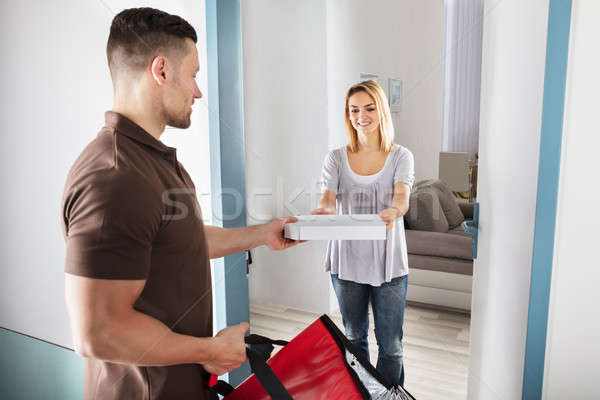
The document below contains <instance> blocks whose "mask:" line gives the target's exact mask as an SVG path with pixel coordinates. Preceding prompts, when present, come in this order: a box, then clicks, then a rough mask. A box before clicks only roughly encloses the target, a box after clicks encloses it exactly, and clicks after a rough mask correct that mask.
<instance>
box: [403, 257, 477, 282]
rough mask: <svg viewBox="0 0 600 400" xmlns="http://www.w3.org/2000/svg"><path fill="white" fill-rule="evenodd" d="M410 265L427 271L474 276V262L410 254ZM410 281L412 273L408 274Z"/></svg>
mask: <svg viewBox="0 0 600 400" xmlns="http://www.w3.org/2000/svg"><path fill="white" fill-rule="evenodd" d="M408 265H409V266H410V268H416V269H425V270H428V271H440V272H449V273H452V274H463V275H473V261H472V260H463V259H460V258H446V257H432V256H422V255H418V254H409V255H408ZM408 281H409V282H410V272H409V274H408Z"/></svg>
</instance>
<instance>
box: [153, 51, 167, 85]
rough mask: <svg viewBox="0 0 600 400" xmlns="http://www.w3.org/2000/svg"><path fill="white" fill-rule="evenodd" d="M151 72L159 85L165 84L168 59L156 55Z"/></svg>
mask: <svg viewBox="0 0 600 400" xmlns="http://www.w3.org/2000/svg"><path fill="white" fill-rule="evenodd" d="M150 73H151V74H152V79H154V82H156V83H157V84H158V85H159V86H161V85H163V84H164V83H165V81H166V79H167V59H166V58H165V57H163V56H157V57H154V60H152V65H150Z"/></svg>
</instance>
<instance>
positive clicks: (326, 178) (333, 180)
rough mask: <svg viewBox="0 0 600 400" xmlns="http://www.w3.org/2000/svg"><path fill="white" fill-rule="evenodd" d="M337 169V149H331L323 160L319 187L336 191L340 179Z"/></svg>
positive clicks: (338, 165)
mask: <svg viewBox="0 0 600 400" xmlns="http://www.w3.org/2000/svg"><path fill="white" fill-rule="evenodd" d="M339 170H340V157H339V151H337V150H331V151H330V152H329V153H328V154H327V157H325V161H324V162H323V170H322V172H321V189H323V190H325V189H327V190H330V191H332V192H334V193H337V192H338V184H339V179H340V176H339Z"/></svg>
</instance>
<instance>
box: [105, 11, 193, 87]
mask: <svg viewBox="0 0 600 400" xmlns="http://www.w3.org/2000/svg"><path fill="white" fill-rule="evenodd" d="M186 38H189V39H192V40H193V41H194V43H197V41H198V37H197V36H196V31H195V30H194V28H193V27H192V26H191V25H190V24H189V23H188V22H187V21H186V20H184V19H183V18H181V17H179V16H177V15H171V14H168V13H166V12H164V11H161V10H157V9H155V8H150V7H143V8H129V9H126V10H123V11H121V12H120V13H118V14H117V15H116V16H115V18H114V19H113V21H112V24H111V26H110V34H109V36H108V43H107V44H106V57H107V58H108V67H109V69H110V73H111V75H112V77H113V79H114V77H115V73H117V72H118V71H119V70H121V69H128V70H130V71H141V70H143V69H144V68H146V67H147V65H148V63H149V62H150V60H151V59H153V58H154V57H156V56H157V55H159V54H160V53H161V52H171V54H173V51H180V52H181V53H182V54H184V53H185V49H186V47H185V41H184V39H186Z"/></svg>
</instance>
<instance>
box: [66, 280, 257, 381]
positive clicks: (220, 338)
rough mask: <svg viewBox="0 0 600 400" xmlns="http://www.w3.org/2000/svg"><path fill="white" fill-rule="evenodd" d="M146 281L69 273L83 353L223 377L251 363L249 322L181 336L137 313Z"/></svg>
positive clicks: (76, 336) (78, 347)
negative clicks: (192, 367)
mask: <svg viewBox="0 0 600 400" xmlns="http://www.w3.org/2000/svg"><path fill="white" fill-rule="evenodd" d="M145 282H146V281H144V280H110V279H93V278H86V277H82V276H77V275H72V274H65V297H66V302H67V309H68V312H69V318H70V321H71V331H72V332H73V340H74V343H75V351H76V352H77V353H78V354H80V355H82V356H84V357H94V358H98V359H101V360H105V361H110V362H116V363H128V364H135V365H143V366H159V365H174V364H187V363H197V364H203V365H204V368H205V369H206V370H207V371H209V372H211V373H217V374H219V375H221V374H223V373H225V372H228V371H231V370H233V369H235V368H238V367H239V366H240V365H241V364H242V363H243V362H244V361H245V360H246V346H245V344H244V334H245V333H246V331H247V330H248V327H249V326H248V324H247V323H242V324H239V325H235V326H232V327H229V328H226V329H224V330H222V331H221V332H219V333H218V334H217V336H215V337H214V338H198V337H194V336H187V335H181V334H178V333H175V332H173V331H171V329H170V328H169V327H168V326H166V325H164V324H163V323H162V322H160V321H159V320H157V319H155V318H152V317H150V316H148V315H146V314H143V313H140V312H138V311H136V310H135V309H134V308H133V305H134V303H135V301H136V300H137V298H138V297H139V295H140V293H141V292H142V289H143V288H144V285H145Z"/></svg>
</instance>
